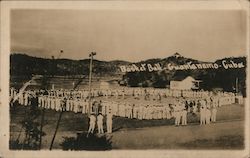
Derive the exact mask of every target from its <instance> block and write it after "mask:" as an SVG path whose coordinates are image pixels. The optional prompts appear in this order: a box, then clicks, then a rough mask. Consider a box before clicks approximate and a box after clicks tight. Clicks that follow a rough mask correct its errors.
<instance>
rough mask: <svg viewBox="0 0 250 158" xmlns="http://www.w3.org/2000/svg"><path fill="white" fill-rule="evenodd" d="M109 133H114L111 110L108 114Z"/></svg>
mask: <svg viewBox="0 0 250 158" xmlns="http://www.w3.org/2000/svg"><path fill="white" fill-rule="evenodd" d="M106 124H107V133H112V113H111V111H109V112H108V114H107V121H106Z"/></svg>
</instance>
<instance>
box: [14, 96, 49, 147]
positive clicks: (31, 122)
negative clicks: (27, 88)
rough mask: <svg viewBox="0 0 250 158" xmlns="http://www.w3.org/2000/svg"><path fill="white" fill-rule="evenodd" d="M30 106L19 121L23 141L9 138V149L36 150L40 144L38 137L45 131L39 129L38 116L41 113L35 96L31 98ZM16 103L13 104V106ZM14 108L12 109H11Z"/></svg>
mask: <svg viewBox="0 0 250 158" xmlns="http://www.w3.org/2000/svg"><path fill="white" fill-rule="evenodd" d="M30 101H31V106H28V109H27V110H26V115H25V117H24V119H23V120H22V121H21V122H20V123H21V125H22V129H24V132H25V138H24V140H23V141H21V140H19V138H18V139H17V140H10V144H9V146H10V149H25V150H38V149H39V147H40V146H39V145H40V142H39V141H40V137H41V136H44V135H45V133H44V132H43V131H41V130H40V123H39V122H38V121H39V120H38V118H39V116H40V115H41V111H40V110H39V109H38V107H37V98H31V100H30ZM15 106H16V105H14V107H15ZM13 110H15V108H13V109H12V111H13Z"/></svg>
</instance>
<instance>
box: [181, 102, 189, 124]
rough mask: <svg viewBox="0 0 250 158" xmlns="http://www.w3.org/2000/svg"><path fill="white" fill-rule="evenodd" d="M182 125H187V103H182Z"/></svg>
mask: <svg viewBox="0 0 250 158" xmlns="http://www.w3.org/2000/svg"><path fill="white" fill-rule="evenodd" d="M181 113H182V123H181V124H182V125H184V126H185V125H187V113H188V106H185V104H184V103H183V104H182V111H181Z"/></svg>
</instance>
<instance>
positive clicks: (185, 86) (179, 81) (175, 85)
mask: <svg viewBox="0 0 250 158" xmlns="http://www.w3.org/2000/svg"><path fill="white" fill-rule="evenodd" d="M200 82H201V81H200V80H196V79H194V78H193V77H191V76H187V77H185V78H183V77H179V78H176V79H174V80H172V81H170V89H177V90H197V89H199V88H200Z"/></svg>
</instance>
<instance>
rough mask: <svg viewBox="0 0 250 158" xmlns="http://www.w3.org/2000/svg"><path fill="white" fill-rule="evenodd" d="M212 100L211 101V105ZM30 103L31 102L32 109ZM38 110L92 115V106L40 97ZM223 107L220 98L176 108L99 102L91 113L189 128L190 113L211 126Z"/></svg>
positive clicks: (178, 103)
mask: <svg viewBox="0 0 250 158" xmlns="http://www.w3.org/2000/svg"><path fill="white" fill-rule="evenodd" d="M208 100H210V101H208ZM28 103H29V102H27V105H28ZM38 106H39V107H42V108H46V109H54V110H56V111H61V110H63V109H64V110H65V111H73V112H75V113H78V112H81V113H88V112H89V102H87V101H86V100H84V101H82V100H80V99H78V100H72V99H69V100H67V99H65V98H64V99H61V98H55V97H50V96H46V97H44V96H43V97H38ZM218 106H219V104H218V102H217V99H216V98H210V99H207V100H205V99H201V100H195V101H191V100H187V101H185V100H184V99H178V100H176V102H175V104H168V105H135V104H128V103H117V102H101V101H100V102H97V101H94V102H93V103H92V104H90V108H91V111H90V112H91V113H93V112H94V113H96V114H98V113H100V114H102V115H108V114H110V113H112V115H115V116H120V117H127V118H131V119H132V118H135V119H139V120H142V119H147V120H151V119H171V118H174V119H175V125H176V126H179V125H180V124H181V125H187V113H195V114H197V115H198V113H200V124H201V125H202V124H209V123H210V121H212V122H215V121H216V112H217V107H218Z"/></svg>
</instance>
